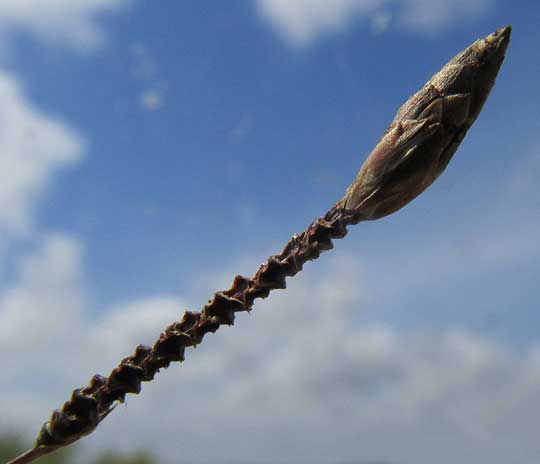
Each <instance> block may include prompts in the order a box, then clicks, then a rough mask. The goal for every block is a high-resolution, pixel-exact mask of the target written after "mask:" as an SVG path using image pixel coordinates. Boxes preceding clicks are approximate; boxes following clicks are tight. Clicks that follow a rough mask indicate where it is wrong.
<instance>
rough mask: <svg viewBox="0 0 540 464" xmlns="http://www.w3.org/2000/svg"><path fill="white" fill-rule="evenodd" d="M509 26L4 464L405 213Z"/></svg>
mask: <svg viewBox="0 0 540 464" xmlns="http://www.w3.org/2000/svg"><path fill="white" fill-rule="evenodd" d="M510 32H511V28H510V26H507V27H505V28H502V29H499V30H497V31H496V32H494V33H493V34H491V35H489V36H487V37H486V38H484V39H481V40H478V41H476V42H475V43H473V44H472V45H471V46H470V47H468V48H467V49H465V50H464V51H463V52H461V53H460V54H459V55H457V56H455V57H454V58H453V59H452V60H451V61H450V62H449V63H448V64H447V65H446V66H444V67H443V68H442V69H441V71H439V72H438V73H437V74H435V75H434V76H433V77H432V78H431V79H430V80H429V81H428V82H427V83H426V85H425V86H424V87H423V88H422V89H421V90H420V91H419V92H417V93H416V94H414V95H413V96H412V97H411V98H409V100H408V101H407V102H406V103H405V104H404V105H403V106H402V107H401V108H400V109H399V110H398V112H397V114H396V117H395V118H394V120H393V121H392V123H391V124H390V126H389V127H388V129H387V130H386V132H385V133H384V135H383V136H382V138H381V141H380V142H379V143H378V144H377V146H376V147H375V148H374V150H373V151H372V152H371V154H370V155H369V157H368V158H367V160H366V162H365V163H364V164H363V166H362V168H361V169H360V172H359V173H358V175H357V177H356V179H355V180H354V182H353V183H352V184H351V186H350V187H349V188H348V189H347V191H346V193H345V195H344V197H343V198H342V199H341V200H339V201H338V202H337V203H336V204H335V205H334V206H333V207H332V208H331V209H330V210H329V211H328V212H327V213H326V214H325V215H324V216H323V217H320V218H318V219H316V220H315V221H314V222H313V223H312V224H311V225H310V226H309V227H308V228H307V229H306V230H305V231H304V232H302V233H301V234H299V235H294V236H293V237H292V239H291V240H290V241H289V243H287V245H285V248H284V249H283V251H282V252H281V253H280V254H278V255H274V256H271V257H270V258H268V261H267V262H266V263H265V264H263V265H261V266H260V267H259V269H258V270H257V272H256V273H255V275H254V276H253V277H251V278H246V277H242V276H236V278H235V279H234V282H233V284H232V286H231V288H230V289H228V290H225V291H221V292H217V293H215V294H214V296H213V298H212V300H211V301H210V302H209V303H208V304H207V305H205V306H204V307H203V308H202V310H201V312H190V311H187V312H186V313H185V314H184V315H183V317H182V319H181V320H180V321H179V322H176V323H174V324H172V325H170V326H169V327H167V328H166V329H165V331H164V332H163V333H162V334H161V335H160V337H159V339H158V340H157V341H156V343H155V344H154V346H153V347H151V348H150V347H148V346H143V345H139V346H138V347H137V348H136V350H135V352H134V354H133V355H132V356H129V357H127V358H125V359H123V360H122V361H121V362H120V364H119V365H118V367H116V368H115V369H113V371H112V372H111V373H110V375H109V376H108V377H102V376H100V375H95V376H94V377H93V378H92V379H91V381H90V383H89V384H88V386H86V387H84V388H80V389H77V390H75V391H73V393H72V395H71V399H70V400H69V401H67V402H66V403H65V404H64V405H63V407H62V409H60V410H56V411H54V412H53V413H52V415H51V418H50V419H49V421H48V422H47V423H45V424H44V425H43V427H42V429H41V432H40V433H39V436H38V438H37V440H36V443H35V446H34V448H33V449H32V450H30V451H28V452H27V453H25V454H24V455H22V456H20V457H19V458H17V459H15V460H13V461H11V463H9V464H23V463H28V462H31V461H33V460H34V459H36V458H38V457H40V456H43V455H45V454H47V453H50V452H52V451H54V450H56V449H58V448H61V447H64V446H66V445H69V444H70V443H73V442H75V441H77V440H79V439H80V438H82V437H83V436H85V435H88V434H89V433H91V432H92V431H93V430H94V429H95V428H96V427H97V426H98V425H99V423H100V422H101V421H102V420H103V419H105V417H107V416H108V415H109V414H110V413H111V411H112V410H113V409H114V407H115V404H117V403H122V402H123V401H124V400H125V397H126V395H127V394H128V393H134V394H137V393H139V392H140V391H141V383H142V382H148V381H150V380H153V378H154V376H155V375H156V374H157V373H158V372H159V370H160V369H163V368H167V367H168V366H169V365H170V364H171V362H174V361H180V362H181V361H183V360H184V352H185V350H186V348H189V347H192V346H196V345H198V344H199V343H201V342H202V340H203V338H204V336H205V335H206V334H207V333H209V332H212V333H214V332H216V330H218V329H219V327H220V326H221V325H224V324H225V325H233V323H234V318H235V313H237V312H241V311H250V310H251V309H252V307H253V303H254V301H255V300H256V299H257V298H266V297H267V296H268V295H269V293H270V291H271V290H274V289H284V288H285V279H286V277H292V276H294V275H296V274H297V273H298V272H300V271H301V270H302V267H303V265H304V264H305V263H306V262H307V261H311V260H314V259H316V258H318V257H319V255H320V253H322V252H323V251H326V250H330V249H331V248H332V247H333V245H332V239H337V238H343V237H345V235H346V234H347V226H349V225H352V224H357V223H358V222H360V221H366V220H373V219H378V218H380V217H383V216H386V215H388V214H391V213H393V212H395V211H397V210H398V209H400V208H402V207H403V206H405V205H406V204H407V203H408V202H410V201H411V200H412V199H414V198H415V197H417V196H418V195H419V194H420V193H422V192H423V191H424V190H425V189H426V188H427V187H429V185H431V183H432V182H433V181H434V180H435V179H436V178H437V177H438V176H439V175H440V174H441V173H442V171H443V170H444V169H445V168H446V166H447V165H448V162H449V161H450V159H451V158H452V156H453V154H454V153H455V151H456V149H457V148H458V146H459V144H460V142H461V141H462V140H463V137H464V136H465V134H466V133H467V130H468V129H469V128H470V127H471V125H472V123H473V122H474V120H475V119H476V117H477V116H478V114H479V113H480V111H481V109H482V106H483V105H484V102H485V101H486V99H487V97H488V95H489V93H490V91H491V89H492V87H493V85H494V83H495V79H496V77H497V73H498V71H499V68H500V66H501V64H502V62H503V59H504V55H505V52H506V48H507V46H508V43H509V40H510Z"/></svg>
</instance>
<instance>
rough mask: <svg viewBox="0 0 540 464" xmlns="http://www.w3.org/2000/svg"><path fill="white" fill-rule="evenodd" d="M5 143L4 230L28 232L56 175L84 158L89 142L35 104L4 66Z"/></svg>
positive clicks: (1, 135) (1, 162) (0, 224)
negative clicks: (63, 167)
mask: <svg viewBox="0 0 540 464" xmlns="http://www.w3.org/2000/svg"><path fill="white" fill-rule="evenodd" d="M0 146H1V147H2V152H1V154H0V172H1V173H2V182H1V183H0V232H1V233H2V234H5V233H6V232H11V233H22V232H25V231H27V230H28V229H29V227H30V226H31V222H32V221H31V213H32V210H33V208H34V206H35V203H36V202H37V201H38V200H39V197H40V196H41V195H42V194H43V191H44V189H45V188H46V187H47V186H48V184H49V182H50V180H51V177H52V175H53V174H54V173H55V172H56V171H57V170H58V169H59V168H60V167H62V166H65V165H67V164H70V163H73V162H75V161H78V160H80V159H81V156H82V152H83V150H84V142H83V140H82V138H81V137H80V136H79V135H78V134H77V133H76V132H75V131H74V130H73V129H70V128H68V127H67V126H66V125H65V124H64V123H62V122H61V121H59V120H56V119H54V118H52V117H51V116H49V115H46V114H44V113H43V112H41V111H40V110H39V109H37V108H36V107H34V106H33V105H32V104H31V103H30V102H29V101H28V100H27V98H26V97H25V95H24V93H23V92H22V90H21V88H20V85H19V83H18V82H17V80H16V79H15V78H13V77H12V76H11V75H9V74H7V73H5V72H2V71H1V70H0Z"/></svg>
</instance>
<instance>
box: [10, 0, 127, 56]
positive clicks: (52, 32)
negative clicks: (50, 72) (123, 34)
mask: <svg viewBox="0 0 540 464" xmlns="http://www.w3.org/2000/svg"><path fill="white" fill-rule="evenodd" d="M130 2H131V0H55V1H49V2H44V1H43V0H2V1H1V2H0V29H1V30H2V33H1V34H0V36H2V38H3V39H4V40H5V39H6V33H9V32H13V31H16V32H19V31H21V32H25V33H29V34H31V35H32V36H34V37H36V38H38V39H39V40H42V41H45V42H49V43H55V44H61V45H63V46H67V47H76V48H79V49H91V48H95V47H97V46H99V45H101V44H102V43H103V40H104V37H105V33H104V31H103V29H102V27H101V26H100V24H99V21H98V19H99V17H100V16H101V15H104V14H107V13H109V12H112V11H115V10H117V9H119V8H121V7H124V6H126V5H127V4H129V3H130Z"/></svg>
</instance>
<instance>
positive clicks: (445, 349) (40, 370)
mask: <svg viewBox="0 0 540 464" xmlns="http://www.w3.org/2000/svg"><path fill="white" fill-rule="evenodd" d="M81 257H82V249H81V244H80V243H78V242H77V241H76V240H73V239H70V238H68V237H65V236H50V237H46V238H45V239H44V241H43V243H42V246H41V248H40V249H38V250H37V251H36V252H35V253H34V254H33V255H30V256H28V257H26V258H24V259H23V260H22V261H21V264H20V266H19V277H18V280H17V281H16V282H15V283H14V284H13V286H12V287H11V288H9V289H7V290H6V291H5V292H4V293H3V294H1V295H0V331H1V332H0V348H1V350H2V352H3V353H4V356H5V362H4V364H3V368H2V370H1V371H0V375H1V376H2V377H1V378H0V382H2V385H4V390H3V395H4V396H5V397H9V398H10V401H9V402H8V403H6V404H5V405H3V414H4V417H7V418H9V420H10V421H11V422H12V423H13V424H16V423H21V421H22V422H26V423H27V424H32V426H33V428H32V432H36V430H37V427H39V424H41V422H42V421H43V420H44V419H46V417H47V416H48V414H49V413H50V410H51V409H52V408H54V407H58V406H60V405H61V403H62V402H63V401H64V400H65V399H66V398H67V396H68V395H69V392H70V390H71V389H72V388H74V387H77V386H81V385H83V384H84V383H86V381H87V380H88V379H89V377H90V376H91V374H92V373H94V372H101V373H107V372H108V371H109V369H110V368H112V367H113V365H115V364H116V362H118V361H119V359H121V358H122V357H123V356H125V355H127V354H128V353H130V352H131V350H132V349H133V348H134V346H135V345H136V344H137V343H140V342H144V343H151V342H152V340H154V339H155V338H156V337H157V336H158V335H159V333H160V331H161V330H162V329H163V328H164V327H165V326H166V325H167V324H169V323H170V322H171V321H172V320H174V319H176V318H178V316H179V315H180V312H181V310H183V309H184V308H185V305H184V303H183V302H182V301H181V300H180V299H179V298H177V297H170V296H169V297H168V296H161V297H156V298H149V299H142V300H139V301H135V302H132V303H126V304H122V305H118V306H113V307H110V308H106V310H105V311H103V312H102V313H101V315H100V316H98V317H97V319H90V318H89V317H88V314H89V312H88V309H89V308H88V306H87V305H88V302H87V301H86V300H85V298H84V288H83V284H82V282H81V269H82V261H81ZM326 259H327V263H326V264H327V265H326V266H325V271H324V272H322V273H320V274H313V273H311V272H307V273H306V274H305V275H304V276H301V277H300V278H297V279H294V280H291V281H290V285H289V289H288V290H287V291H286V292H276V293H275V294H273V295H272V297H271V298H270V299H269V300H265V301H263V302H261V303H260V304H258V305H257V307H256V308H255V311H254V313H253V315H252V316H249V315H247V314H243V315H239V317H238V320H237V326H236V327H234V328H230V329H223V330H221V331H220V332H219V333H218V334H216V335H209V336H208V337H207V338H206V339H205V341H204V343H203V344H201V346H200V347H199V348H197V349H196V350H189V351H188V352H187V360H186V362H185V364H184V365H182V366H178V365H176V366H173V367H171V368H170V369H169V370H168V371H165V372H162V373H160V374H159V375H158V377H157V378H156V380H155V381H154V382H151V383H147V384H145V385H144V387H143V393H142V394H141V396H139V397H134V396H130V397H129V399H128V403H127V406H126V407H120V408H117V410H116V411H115V412H114V414H112V415H111V416H110V417H109V418H108V419H107V420H106V421H105V422H104V423H102V424H101V425H100V427H99V428H98V430H97V431H96V432H95V433H94V434H93V436H92V437H90V438H88V439H86V440H85V441H84V445H86V446H89V447H90V448H93V449H104V448H106V447H107V446H114V447H115V448H116V447H118V446H120V447H124V448H126V449H131V450H132V449H134V448H137V447H154V449H155V450H156V451H157V452H159V453H160V455H161V456H162V457H163V460H165V459H167V458H169V459H170V462H175V457H177V453H178V451H179V450H180V449H181V450H182V457H183V459H184V460H186V461H190V462H195V463H197V462H201V463H202V462H210V461H211V462H224V461H234V460H241V461H246V462H247V461H250V462H271V461H272V462H276V461H278V462H285V461H295V462H316V463H317V462H339V461H353V460H354V461H360V462H361V461H369V460H385V461H388V462H392V463H396V464H399V463H402V462H415V463H417V464H427V463H430V464H431V463H432V462H433V461H434V460H435V459H436V460H437V462H440V463H441V464H450V463H453V462H475V463H478V464H488V463H489V464H503V463H505V464H506V463H507V462H510V461H511V460H512V459H513V460H517V461H518V462H528V461H530V462H533V460H534V458H535V456H537V455H538V453H539V452H540V447H539V446H538V444H537V443H538V442H537V440H535V439H534V435H535V433H536V429H537V427H536V421H537V417H538V414H540V406H537V401H535V399H536V398H537V397H538V394H539V393H540V349H539V348H538V347H536V346H530V347H528V348H527V349H525V350H524V351H523V352H518V351H515V350H513V349H511V348H508V347H505V346H504V345H502V344H500V343H498V342H495V341H493V340H490V339H488V338H486V337H483V336H479V335H476V334H473V333H469V332H465V331H463V330H454V329H448V330H446V331H442V332H438V333H421V332H400V331H396V330H395V329H391V328H389V327H386V326H384V325H373V324H371V325H369V326H367V327H363V328H358V327H357V326H355V324H354V323H353V320H354V314H355V313H357V312H358V311H362V308H363V307H364V305H365V301H364V300H363V299H362V295H363V294H364V293H365V289H363V288H362V287H361V286H359V285H358V283H359V282H362V281H363V280H364V279H363V273H364V271H363V270H362V269H361V268H360V267H359V266H358V265H357V264H355V263H354V261H352V260H342V259H332V258H330V259H329V260H328V258H326ZM51 269H54V270H55V272H50V270H51ZM36 391H39V395H37V394H36ZM208 437H212V446H207V440H208Z"/></svg>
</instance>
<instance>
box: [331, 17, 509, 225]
mask: <svg viewBox="0 0 540 464" xmlns="http://www.w3.org/2000/svg"><path fill="white" fill-rule="evenodd" d="M510 33H511V27H510V26H507V27H505V28H502V29H499V30H497V31H496V32H494V33H493V34H491V35H488V36H487V37H486V38H484V39H480V40H477V41H476V42H475V43H473V44H472V45H471V46H470V47H468V48H467V49H465V50H464V51H462V52H461V53H460V54H459V55H457V56H455V57H454V58H453V59H452V60H451V61H450V62H449V63H448V64H447V65H446V66H444V67H443V68H442V69H441V70H440V71H439V72H438V73H437V74H435V75H434V76H433V77H432V78H431V79H430V80H429V81H428V82H427V83H426V85H425V86H424V87H423V88H422V89H421V90H420V91H419V92H417V93H416V94H414V95H413V96H412V97H411V98H409V100H408V101H407V102H406V103H405V104H404V105H403V106H402V107H401V108H400V109H399V110H398V112H397V114H396V116H395V118H394V120H393V121H392V123H391V124H390V126H389V127H388V129H387V130H386V132H385V133H384V135H383V136H382V138H381V140H380V142H379V143H378V144H377V146H376V147H375V148H374V149H373V151H372V152H371V154H370V155H369V156H368V158H367V160H366V161H365V163H364V164H363V166H362V168H361V169H360V172H359V173H358V175H357V177H356V179H355V181H354V182H353V183H352V184H351V185H350V187H349V188H348V189H347V191H346V192H345V196H344V197H343V198H342V199H341V200H340V201H339V202H338V205H339V206H341V207H343V208H345V209H346V210H350V211H353V212H354V214H355V216H356V217H357V218H358V220H359V221H362V220H373V219H378V218H381V217H383V216H386V215H388V214H391V213H393V212H395V211H397V210H399V209H400V208H402V207H403V206H405V205H406V204H407V203H409V202H410V201H411V200H413V199H414V198H416V197H417V196H418V195H420V194H421V193H422V192H423V191H424V190H425V189H427V188H428V187H429V186H430V185H431V184H432V183H433V181H434V180H435V179H437V177H439V175H440V174H441V173H442V171H443V170H444V169H445V168H446V166H447V165H448V163H449V161H450V159H451V158H452V156H453V155H454V153H455V152H456V150H457V148H458V146H459V144H460V143H461V141H462V140H463V137H465V134H466V133H467V130H468V129H469V128H470V127H471V125H472V123H473V122H474V121H475V119H476V117H477V116H478V114H479V113H480V111H481V109H482V106H483V105H484V103H485V101H486V99H487V97H488V95H489V93H490V91H491V89H492V87H493V85H494V83H495V79H496V77H497V73H498V72H499V68H500V66H501V64H502V62H503V60H504V54H505V52H506V48H507V46H508V43H509V41H510Z"/></svg>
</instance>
